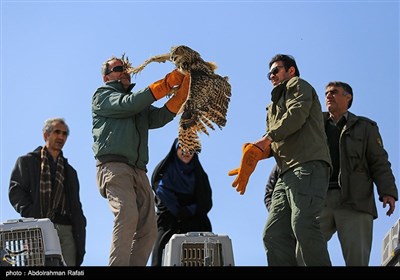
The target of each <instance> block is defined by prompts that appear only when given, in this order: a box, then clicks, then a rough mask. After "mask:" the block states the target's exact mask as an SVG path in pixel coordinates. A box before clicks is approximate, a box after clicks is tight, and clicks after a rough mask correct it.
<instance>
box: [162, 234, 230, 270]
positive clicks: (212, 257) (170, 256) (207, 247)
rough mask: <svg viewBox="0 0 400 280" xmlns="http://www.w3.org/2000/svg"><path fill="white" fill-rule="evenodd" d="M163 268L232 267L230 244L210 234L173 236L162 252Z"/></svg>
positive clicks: (228, 239)
mask: <svg viewBox="0 0 400 280" xmlns="http://www.w3.org/2000/svg"><path fill="white" fill-rule="evenodd" d="M162 265H163V266H234V260H233V251H232V242H231V240H230V238H229V237H228V236H227V235H217V234H214V233H212V232H188V233H185V234H174V235H173V236H172V237H171V239H170V240H169V242H168V243H167V245H166V246H165V249H164V252H163V260H162Z"/></svg>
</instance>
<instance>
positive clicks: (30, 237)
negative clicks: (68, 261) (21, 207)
mask: <svg viewBox="0 0 400 280" xmlns="http://www.w3.org/2000/svg"><path fill="white" fill-rule="evenodd" d="M0 257H1V259H0V266H64V265H65V263H64V260H63V257H62V253H61V246H60V240H59V238H58V234H57V230H56V229H55V228H54V224H53V223H52V222H51V221H50V220H49V219H47V218H45V219H34V218H22V219H14V220H8V221H6V222H2V223H0Z"/></svg>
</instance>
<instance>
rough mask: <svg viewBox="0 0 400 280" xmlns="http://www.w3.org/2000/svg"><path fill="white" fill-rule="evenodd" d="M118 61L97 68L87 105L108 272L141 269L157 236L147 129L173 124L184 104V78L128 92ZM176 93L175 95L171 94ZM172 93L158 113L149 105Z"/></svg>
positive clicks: (123, 64)
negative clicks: (99, 80)
mask: <svg viewBox="0 0 400 280" xmlns="http://www.w3.org/2000/svg"><path fill="white" fill-rule="evenodd" d="M129 68H130V64H129V61H128V59H125V58H124V56H122V57H121V58H117V57H111V58H110V59H108V60H107V61H105V62H104V63H103V65H102V68H101V72H102V76H103V81H104V83H105V84H104V85H103V86H101V87H99V88H98V89H97V90H96V91H95V93H94V95H93V99H92V117H93V128H92V134H93V139H94V144H93V151H94V155H95V158H96V167H97V184H98V187H99V191H100V194H101V195H102V196H103V197H104V198H106V199H107V200H108V203H109V206H110V209H111V211H112V213H113V214H114V217H115V218H114V225H113V232H112V240H111V249H110V256H109V265H110V266H146V264H147V261H148V259H149V256H150V254H151V250H152V248H153V245H154V241H155V238H156V234H157V225H156V217H155V209H154V208H155V207H154V194H153V192H152V189H151V186H150V183H149V179H148V177H147V174H146V172H147V167H146V166H147V163H148V161H149V155H148V134H149V129H156V128H160V127H163V126H164V125H166V124H167V123H169V122H170V121H172V120H173V118H174V117H175V116H176V114H177V112H178V111H179V109H180V107H181V106H182V104H183V103H184V102H185V100H186V98H187V95H188V89H189V83H190V76H189V75H186V76H185V75H183V74H182V73H180V72H179V71H178V70H174V71H172V72H171V73H169V74H167V75H166V76H165V77H164V78H163V79H161V80H158V81H156V82H154V83H152V84H150V85H149V86H148V87H145V88H144V89H141V90H138V91H136V92H132V88H133V87H134V85H135V84H132V83H131V76H130V74H128V69H129ZM177 88H178V89H177ZM173 90H175V93H174V95H173V96H172V97H171V98H170V99H168V101H167V102H166V103H165V105H164V106H163V107H161V108H159V107H155V106H154V105H152V103H154V102H155V101H157V100H160V99H161V98H163V97H165V96H166V95H167V94H170V93H172V92H173Z"/></svg>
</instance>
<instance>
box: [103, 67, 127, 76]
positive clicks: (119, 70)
mask: <svg viewBox="0 0 400 280" xmlns="http://www.w3.org/2000/svg"><path fill="white" fill-rule="evenodd" d="M111 72H124V66H122V65H119V66H115V67H113V68H111V69H110V71H108V72H107V73H106V75H108V74H110V73H111Z"/></svg>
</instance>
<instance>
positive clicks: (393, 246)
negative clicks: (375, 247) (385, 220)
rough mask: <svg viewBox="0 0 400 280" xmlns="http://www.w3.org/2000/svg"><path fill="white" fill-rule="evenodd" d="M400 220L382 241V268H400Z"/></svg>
mask: <svg viewBox="0 0 400 280" xmlns="http://www.w3.org/2000/svg"><path fill="white" fill-rule="evenodd" d="M399 235H400V219H399V220H397V222H396V223H395V224H394V225H393V226H392V228H391V229H390V230H389V231H388V232H387V233H386V235H385V237H384V238H383V241H382V266H400V239H399Z"/></svg>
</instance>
